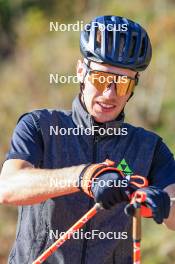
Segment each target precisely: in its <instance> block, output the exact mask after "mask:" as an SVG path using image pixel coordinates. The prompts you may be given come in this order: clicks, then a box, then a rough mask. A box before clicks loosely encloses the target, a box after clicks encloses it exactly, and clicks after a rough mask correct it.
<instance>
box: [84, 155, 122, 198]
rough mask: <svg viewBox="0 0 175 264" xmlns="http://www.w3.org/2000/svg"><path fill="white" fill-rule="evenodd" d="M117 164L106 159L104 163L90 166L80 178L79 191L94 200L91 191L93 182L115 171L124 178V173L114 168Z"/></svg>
mask: <svg viewBox="0 0 175 264" xmlns="http://www.w3.org/2000/svg"><path fill="white" fill-rule="evenodd" d="M114 165H115V162H113V161H111V160H108V159H106V160H105V161H104V162H102V163H98V164H88V165H87V166H86V167H85V168H84V169H83V170H82V172H81V174H80V176H79V189H80V190H81V191H83V192H85V193H86V194H87V195H89V196H90V197H92V198H94V196H93V193H92V191H91V186H92V181H93V180H94V179H95V178H97V177H99V176H100V175H101V174H102V173H104V172H109V171H115V172H117V173H119V174H120V175H121V176H123V177H124V175H123V173H122V172H121V171H120V170H118V169H117V168H115V167H114Z"/></svg>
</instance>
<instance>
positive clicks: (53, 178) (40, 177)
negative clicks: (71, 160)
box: [0, 165, 84, 205]
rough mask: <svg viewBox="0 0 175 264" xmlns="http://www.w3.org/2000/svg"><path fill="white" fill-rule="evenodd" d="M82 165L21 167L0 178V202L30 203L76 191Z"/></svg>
mask: <svg viewBox="0 0 175 264" xmlns="http://www.w3.org/2000/svg"><path fill="white" fill-rule="evenodd" d="M83 168H84V165H80V166H73V167H67V168H63V169H34V168H26V169H21V170H19V171H18V172H16V173H15V175H13V177H8V178H6V179H1V180H0V203H3V204H10V205H30V204H36V203H40V202H43V201H45V200H47V199H49V198H53V197H57V196H61V195H66V194H71V193H74V192H77V191H78V190H79V189H78V188H77V187H76V186H77V180H78V176H79V174H80V173H81V171H82V169H83Z"/></svg>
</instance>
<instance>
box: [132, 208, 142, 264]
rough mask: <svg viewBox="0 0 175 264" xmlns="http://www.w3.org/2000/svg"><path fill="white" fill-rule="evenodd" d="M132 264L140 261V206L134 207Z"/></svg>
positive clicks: (137, 263) (138, 263)
mask: <svg viewBox="0 0 175 264" xmlns="http://www.w3.org/2000/svg"><path fill="white" fill-rule="evenodd" d="M132 232H133V233H132V238H133V264H140V263H141V214H140V207H138V208H136V209H135V213H134V216H133V227H132Z"/></svg>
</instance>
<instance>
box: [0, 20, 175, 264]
mask: <svg viewBox="0 0 175 264" xmlns="http://www.w3.org/2000/svg"><path fill="white" fill-rule="evenodd" d="M119 25H123V26H121V27H120V28H121V29H123V30H117V29H118V28H119ZM102 29H103V30H102ZM80 48H81V52H82V54H83V57H84V59H83V60H82V61H81V60H79V61H78V65H77V76H78V79H79V81H80V90H81V92H80V94H79V95H78V96H77V97H76V98H75V100H74V102H73V106H72V111H60V110H48V109H43V110H36V111H33V112H31V113H28V114H25V115H23V116H22V117H21V118H20V120H19V121H18V124H17V126H16V128H15V130H14V133H13V137H12V142H11V149H10V151H9V153H8V155H7V160H6V161H5V163H4V165H3V169H2V172H1V180H0V186H1V188H0V201H1V203H2V204H10V205H17V206H19V218H18V227H17V234H16V240H15V243H14V246H13V249H12V251H11V253H10V256H9V263H11V264H12V263H15V264H17V263H26V264H27V263H32V261H34V260H35V259H36V258H37V257H38V256H39V255H40V254H41V253H42V252H43V251H44V250H45V249H46V248H48V247H49V246H50V245H51V244H52V243H53V242H54V237H53V236H51V232H50V231H52V232H54V233H55V232H56V231H57V232H58V234H60V233H61V232H65V231H66V230H67V229H68V228H69V227H70V226H71V225H72V224H73V223H74V222H76V221H77V220H78V219H79V218H80V217H81V216H82V215H83V214H84V213H85V212H87V211H88V209H89V208H91V207H92V206H93V204H94V200H95V201H96V202H100V203H101V204H102V206H103V207H104V208H105V209H110V210H103V211H101V212H100V213H99V214H98V215H96V216H95V217H94V218H93V219H92V220H91V221H90V222H88V223H87V225H86V226H85V228H84V231H83V232H84V234H85V233H88V232H90V233H92V232H93V231H94V230H96V232H97V231H99V232H101V233H103V234H107V233H108V232H111V233H110V234H114V233H117V234H120V233H122V232H124V233H123V234H127V239H122V238H121V237H120V239H107V238H106V239H100V237H98V236H94V239H87V237H83V238H79V239H71V240H70V241H67V242H66V243H65V244H64V245H63V246H62V247H61V248H59V249H58V250H57V251H56V252H55V253H54V254H52V256H50V257H49V258H48V259H47V260H46V262H45V263H50V264H55V263H59V264H61V263H66V264H69V263H75V264H79V263H81V264H85V263H86V264H89V263H91V264H92V263H94V264H99V263H104V264H111V263H117V264H130V263H132V238H131V222H132V217H131V216H127V215H125V213H124V207H125V206H126V204H127V203H128V202H129V200H130V196H131V195H132V194H133V193H134V191H135V189H134V186H132V184H131V181H130V177H132V175H135V174H137V175H141V176H144V177H145V178H147V180H148V182H149V187H144V188H141V189H139V191H141V192H142V193H144V194H145V195H146V197H147V198H146V201H145V204H144V206H145V207H146V208H147V207H149V208H150V210H151V212H152V217H153V219H154V220H155V221H156V222H157V223H159V224H160V223H162V222H163V221H164V223H165V224H166V225H167V227H168V228H170V229H173V230H175V222H174V216H175V209H174V206H172V207H171V211H170V198H169V196H174V195H175V161H174V158H173V155H172V154H171V152H170V151H169V149H168V148H167V146H166V145H165V144H164V143H163V142H162V139H161V138H160V137H159V136H157V135H156V134H154V133H152V132H149V131H146V130H144V129H143V128H136V127H133V126H131V125H129V124H127V123H124V107H125V105H126V103H127V101H128V100H129V99H130V97H131V96H132V95H133V91H134V87H135V85H136V84H137V82H138V78H139V74H138V72H140V71H143V70H145V69H146V67H147V66H148V65H149V62H150V60H151V43H150V40H149V37H148V35H147V33H146V31H145V30H144V29H143V28H142V27H141V26H140V25H139V24H137V23H135V22H133V21H131V20H129V19H126V18H121V17H117V16H102V17H97V18H95V19H94V20H93V21H91V23H90V24H89V25H87V26H86V29H85V30H84V31H83V32H82V33H81V38H80ZM122 77H125V78H123V79H122ZM119 79H120V81H119ZM100 80H101V81H100ZM102 80H103V81H102ZM106 80H108V81H106ZM155 97H156V95H155ZM56 128H64V131H68V130H69V131H73V129H75V128H81V129H82V128H83V131H84V132H86V133H82V134H80V135H78V136H77V135H74V133H70V134H69V135H68V133H64V135H63V133H61V130H59V131H60V132H59V133H53V131H55V130H56ZM70 128H71V129H72V130H70ZM81 131H82V130H81ZM88 131H90V132H91V133H87V132H88ZM116 131H117V133H116ZM126 132H127V133H126ZM106 159H108V160H106ZM105 160H106V162H104V161H105ZM109 160H111V161H113V162H114V163H115V164H114V163H112V162H111V161H109ZM125 177H126V178H125ZM126 179H127V184H124V182H123V180H126ZM109 181H110V184H108V183H109ZM63 182H64V183H65V182H66V183H67V184H63ZM102 183H103V184H102ZM122 183H123V185H122ZM125 183H126V182H125ZM116 184H117V185H116ZM90 233H88V234H90Z"/></svg>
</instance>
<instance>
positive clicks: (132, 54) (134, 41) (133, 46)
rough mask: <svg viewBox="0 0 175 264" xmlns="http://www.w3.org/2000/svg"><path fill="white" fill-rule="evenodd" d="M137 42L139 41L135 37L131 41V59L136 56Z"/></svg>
mask: <svg viewBox="0 0 175 264" xmlns="http://www.w3.org/2000/svg"><path fill="white" fill-rule="evenodd" d="M136 41H137V38H136V36H133V37H132V40H131V48H130V52H129V58H132V57H133V56H134V51H135V48H136Z"/></svg>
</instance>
